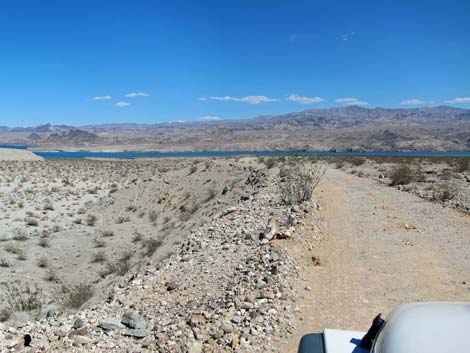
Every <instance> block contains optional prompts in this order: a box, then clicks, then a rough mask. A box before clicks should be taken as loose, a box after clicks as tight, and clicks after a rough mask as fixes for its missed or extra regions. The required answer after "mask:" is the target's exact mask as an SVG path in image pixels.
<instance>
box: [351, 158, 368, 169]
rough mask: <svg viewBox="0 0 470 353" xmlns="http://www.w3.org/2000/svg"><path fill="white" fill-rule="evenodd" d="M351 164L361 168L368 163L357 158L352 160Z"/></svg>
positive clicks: (363, 159)
mask: <svg viewBox="0 0 470 353" xmlns="http://www.w3.org/2000/svg"><path fill="white" fill-rule="evenodd" d="M350 162H351V164H352V165H353V166H355V167H359V166H361V165H363V164H364V163H365V162H366V159H365V158H361V157H356V158H351V159H350Z"/></svg>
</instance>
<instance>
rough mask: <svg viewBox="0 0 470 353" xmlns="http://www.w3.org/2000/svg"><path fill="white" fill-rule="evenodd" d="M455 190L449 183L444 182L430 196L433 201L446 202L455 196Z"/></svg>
mask: <svg viewBox="0 0 470 353" xmlns="http://www.w3.org/2000/svg"><path fill="white" fill-rule="evenodd" d="M457 193H458V192H457V190H456V189H455V188H454V187H453V186H452V185H450V184H448V183H445V184H442V185H440V186H439V189H438V190H437V191H435V192H434V194H433V196H432V200H433V201H439V202H447V201H450V200H453V199H454V198H455V197H456V196H457Z"/></svg>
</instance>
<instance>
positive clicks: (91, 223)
mask: <svg viewBox="0 0 470 353" xmlns="http://www.w3.org/2000/svg"><path fill="white" fill-rule="evenodd" d="M97 220H98V217H96V216H95V215H94V214H90V215H88V217H87V219H86V224H87V226H90V227H93V226H94V225H95V223H96V221H97Z"/></svg>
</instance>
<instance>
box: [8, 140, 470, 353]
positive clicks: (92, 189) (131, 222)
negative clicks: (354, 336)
mask: <svg viewBox="0 0 470 353" xmlns="http://www.w3.org/2000/svg"><path fill="white" fill-rule="evenodd" d="M0 152H2V150H1V149H0ZM1 156H3V157H1ZM28 156H29V157H28ZM13 157H14V156H13V154H12V153H10V152H9V151H6V150H3V154H1V153H0V159H3V160H1V161H0V208H1V211H2V212H1V215H2V217H1V219H0V229H1V234H0V242H1V243H0V245H1V246H0V265H1V266H0V280H1V287H0V296H1V298H2V305H1V306H0V319H1V321H2V322H1V323H0V345H1V347H2V348H1V351H2V352H3V351H5V352H10V351H11V352H23V351H24V352H64V351H67V352H93V351H95V352H155V351H158V352H191V353H197V352H293V353H294V352H296V349H297V344H298V341H299V339H300V337H301V335H302V334H305V333H308V332H316V331H321V330H322V329H324V328H325V327H334V328H344V329H354V330H366V329H367V328H368V325H369V324H370V321H371V319H372V318H373V317H374V316H375V315H376V314H377V313H378V312H382V313H384V314H387V313H388V312H389V311H390V310H391V309H392V308H393V307H395V306H396V305H398V304H400V303H403V302H408V301H429V300H451V301H458V300H470V277H469V274H470V261H469V259H468V256H469V255H468V254H469V253H470V232H469V229H470V215H469V212H468V211H469V209H470V208H469V198H470V197H469V195H470V182H469V179H470V169H469V168H468V159H467V158H465V159H396V158H395V159H394V158H390V159H385V160H383V159H373V158H363V159H357V158H336V159H334V158H313V157H287V158H286V157H269V158H268V157H264V158H263V157H262V158H255V157H233V158H179V159H178V158H165V159H155V160H150V159H149V160H88V159H79V160H42V159H37V158H36V156H34V155H32V154H30V153H29V152H28V151H22V158H23V160H11V159H14V158H13ZM6 159H10V160H6ZM25 159H30V160H25ZM407 168H408V169H407ZM418 171H419V173H418ZM317 183H318V184H317Z"/></svg>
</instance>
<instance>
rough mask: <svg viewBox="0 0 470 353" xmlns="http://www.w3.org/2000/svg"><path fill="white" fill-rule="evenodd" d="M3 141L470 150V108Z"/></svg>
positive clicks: (95, 146) (72, 130) (127, 127)
mask: <svg viewBox="0 0 470 353" xmlns="http://www.w3.org/2000/svg"><path fill="white" fill-rule="evenodd" d="M0 143H3V144H20V145H34V146H35V148H36V149H42V150H53V149H64V150H77V149H82V150H103V151H127V150H129V151H132V150H134V151H168V152H171V151H221V150H225V151H226V150H291V149H298V150H330V149H331V150H338V151H339V150H352V151H411V152H412V151H436V152H437V151H441V152H442V151H468V150H470V109H462V108H455V107H450V106H437V107H421V108H365V107H361V106H347V107H337V108H326V109H307V110H304V111H300V112H291V113H286V114H279V115H263V116H258V117H255V118H249V119H233V120H214V121H191V122H166V123H157V124H138V123H116V124H95V125H82V126H77V127H75V126H70V125H52V124H44V125H39V126H33V127H13V128H10V127H1V128H0Z"/></svg>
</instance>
